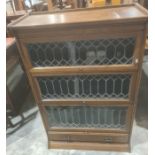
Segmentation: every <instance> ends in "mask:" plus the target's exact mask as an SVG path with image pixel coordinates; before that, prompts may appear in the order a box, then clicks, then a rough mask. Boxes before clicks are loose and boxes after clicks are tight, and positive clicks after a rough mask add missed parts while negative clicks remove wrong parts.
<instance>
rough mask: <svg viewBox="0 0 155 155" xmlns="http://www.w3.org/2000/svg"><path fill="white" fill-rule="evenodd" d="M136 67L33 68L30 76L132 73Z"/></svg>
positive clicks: (131, 65)
mask: <svg viewBox="0 0 155 155" xmlns="http://www.w3.org/2000/svg"><path fill="white" fill-rule="evenodd" d="M137 69H138V68H137V66H136V65H133V64H130V65H104V66H103V65H95V66H61V67H35V68H32V69H31V70H30V72H31V74H32V76H56V75H68V74H70V75H81V74H82V75H83V74H102V73H107V74H111V73H117V74H118V73H123V74H124V73H132V72H136V71H137Z"/></svg>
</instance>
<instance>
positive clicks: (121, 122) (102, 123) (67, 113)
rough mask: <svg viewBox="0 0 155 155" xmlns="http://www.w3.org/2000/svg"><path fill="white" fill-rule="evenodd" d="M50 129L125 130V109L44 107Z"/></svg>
mask: <svg viewBox="0 0 155 155" xmlns="http://www.w3.org/2000/svg"><path fill="white" fill-rule="evenodd" d="M46 112H47V115H48V122H49V126H50V127H59V128H115V129H125V128H126V114H127V107H102V106H100V107H92V106H76V107H75V106H66V107H59V106H57V107H52V106H50V107H46Z"/></svg>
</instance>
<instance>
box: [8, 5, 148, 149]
mask: <svg viewBox="0 0 155 155" xmlns="http://www.w3.org/2000/svg"><path fill="white" fill-rule="evenodd" d="M9 30H10V31H11V32H12V33H13V34H14V35H15V36H16V40H17V43H18V48H19V50H20V55H21V57H22V60H23V63H24V65H25V69H26V72H27V75H28V78H29V81H30V84H31V88H32V91H33V94H34V97H35V100H36V102H37V103H38V106H39V109H40V113H41V116H42V120H43V123H44V126H45V129H46V132H47V136H48V147H49V148H65V149H88V150H108V151H130V137H131V133H132V126H133V120H134V115H135V109H136V99H137V94H138V89H139V83H140V77H141V66H142V61H143V54H144V46H145V39H146V34H147V11H146V10H145V9H144V8H143V7H141V6H140V5H138V4H130V5H122V6H110V7H103V8H89V9H78V10H69V11H63V12H47V13H30V14H28V15H26V16H24V17H22V18H21V19H19V20H17V21H15V22H14V23H12V24H10V25H9Z"/></svg>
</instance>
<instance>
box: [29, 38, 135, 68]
mask: <svg viewBox="0 0 155 155" xmlns="http://www.w3.org/2000/svg"><path fill="white" fill-rule="evenodd" d="M134 46H135V38H134V37H129V38H116V39H100V40H87V41H85V40H83V41H82V40H81V41H71V42H59V43H58V42H53V43H52V42H46V43H35V44H32V43H30V44H27V48H28V53H29V55H30V59H31V62H32V65H33V66H35V67H39V66H63V65H102V64H131V63H132V59H133V52H134Z"/></svg>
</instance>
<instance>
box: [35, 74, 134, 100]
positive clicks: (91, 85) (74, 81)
mask: <svg viewBox="0 0 155 155" xmlns="http://www.w3.org/2000/svg"><path fill="white" fill-rule="evenodd" d="M37 79H38V83H39V86H40V90H41V96H42V98H43V99H48V98H51V99H52V98H58V99H59V98H98V97H99V98H128V94H129V85H130V80H131V75H127V74H115V75H82V76H79V75H77V76H53V77H38V78H37Z"/></svg>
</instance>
